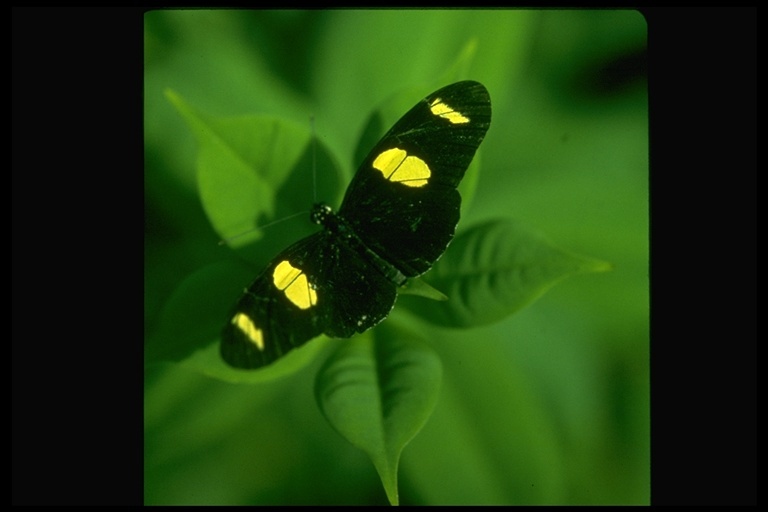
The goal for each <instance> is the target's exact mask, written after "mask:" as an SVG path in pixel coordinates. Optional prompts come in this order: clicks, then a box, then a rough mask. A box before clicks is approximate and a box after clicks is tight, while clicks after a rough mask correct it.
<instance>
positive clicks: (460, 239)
mask: <svg viewBox="0 0 768 512" xmlns="http://www.w3.org/2000/svg"><path fill="white" fill-rule="evenodd" d="M610 268H611V265H610V264H608V263H606V262H603V261H599V260H595V259H592V258H587V257H583V256H578V255H576V254H573V253H570V252H567V251H565V250H562V249H559V248H557V247H555V246H554V245H552V244H551V243H550V242H549V241H548V240H546V239H545V238H544V236H543V235H541V234H539V233H537V232H535V231H532V230H530V229H528V228H526V227H524V226H523V225H522V224H521V223H519V222H515V221H511V220H495V221H490V222H486V223H484V224H481V225H478V226H475V227H473V228H471V229H469V230H467V231H465V232H463V233H462V234H461V235H459V236H457V237H456V238H455V239H454V241H453V243H452V244H451V245H450V247H449V248H448V250H447V251H446V253H445V254H444V255H443V257H442V258H441V259H440V260H439V261H438V262H437V264H435V266H434V267H433V268H432V270H431V271H430V272H429V273H428V274H426V275H425V276H424V277H423V279H424V280H425V281H427V282H428V283H429V284H430V285H432V286H434V287H435V288H437V289H439V290H440V291H442V292H443V293H445V294H446V295H447V296H448V300H447V301H444V302H435V301H425V300H418V299H417V300H412V297H407V296H404V297H402V299H403V300H400V301H398V304H399V305H400V306H401V307H407V308H408V309H410V310H412V311H414V312H416V313H418V314H419V315H420V316H422V317H423V318H425V319H427V320H429V321H431V322H433V323H435V324H438V325H444V326H449V327H474V326H479V325H484V324H489V323H492V322H495V321H498V320H501V319H502V318H504V317H506V316H508V315H511V314H512V313H514V312H516V311H518V310H519V309H522V308H523V307H524V306H526V305H527V304H529V303H531V302H533V301H534V300H535V299H537V298H538V297H540V296H541V295H542V294H544V292H546V291H547V290H548V289H549V288H550V287H552V286H553V285H555V284H556V283H557V282H559V281H560V280H562V279H565V278H566V277H568V276H572V275H575V274H580V273H585V272H603V271H606V270H610Z"/></svg>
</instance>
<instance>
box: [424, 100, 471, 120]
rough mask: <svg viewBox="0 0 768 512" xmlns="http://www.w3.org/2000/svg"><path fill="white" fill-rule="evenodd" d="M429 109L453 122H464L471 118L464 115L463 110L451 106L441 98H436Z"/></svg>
mask: <svg viewBox="0 0 768 512" xmlns="http://www.w3.org/2000/svg"><path fill="white" fill-rule="evenodd" d="M429 109H430V110H431V111H432V113H433V114H435V115H436V116H440V117H442V118H443V119H447V120H448V121H450V122H452V123H453V124H464V123H468V122H469V118H468V117H466V116H464V115H463V114H462V113H461V112H458V111H456V110H454V109H453V108H451V107H450V106H449V105H448V104H447V103H445V102H443V100H441V99H440V98H435V99H434V100H432V103H430V104H429Z"/></svg>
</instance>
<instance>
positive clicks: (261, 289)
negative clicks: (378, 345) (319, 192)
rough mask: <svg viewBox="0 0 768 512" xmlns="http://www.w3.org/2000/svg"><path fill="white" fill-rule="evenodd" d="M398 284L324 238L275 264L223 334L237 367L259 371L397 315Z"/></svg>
mask: <svg viewBox="0 0 768 512" xmlns="http://www.w3.org/2000/svg"><path fill="white" fill-rule="evenodd" d="M396 297H397V294H396V290H395V286H394V284H392V282H391V281H389V280H388V279H386V277H385V276H384V275H383V274H381V273H380V272H375V271H374V272H371V267H370V264H369V262H368V261H367V260H365V259H364V258H363V257H361V256H360V254H359V253H358V252H357V251H355V250H354V249H352V248H351V247H350V246H349V245H347V244H346V243H342V240H340V239H339V237H338V236H337V235H335V234H333V233H330V232H328V231H322V232H318V233H316V234H314V235H311V236H309V237H307V238H304V239H303V240H300V241H299V242H297V243H295V244H294V245H292V246H291V247H289V248H288V249H286V250H285V251H283V252H282V253H280V254H279V255H278V256H277V257H276V258H274V259H273V260H272V262H270V263H269V265H268V266H267V268H266V269H265V270H264V271H263V272H262V273H261V274H260V275H259V276H258V277H257V278H256V280H255V281H254V282H253V283H252V284H251V286H250V287H248V289H247V290H246V291H245V293H244V294H243V295H242V297H241V298H240V300H239V301H238V302H237V304H236V306H235V309H234V310H233V312H232V314H231V315H230V318H229V321H228V322H227V324H226V325H225V327H224V330H223V331H222V342H221V355H222V357H223V359H224V360H225V361H226V362H227V363H229V364H230V365H231V366H234V367H237V368H259V367H262V366H266V365H268V364H270V363H272V362H274V361H275V360H277V359H279V358H280V357H282V356H283V355H285V354H286V353H287V352H289V351H291V350H293V349H294V348H296V347H299V346H301V345H303V344H304V343H306V342H307V341H309V340H311V339H312V338H314V337H316V336H318V335H320V334H321V333H325V334H327V335H329V336H333V337H340V338H347V337H350V336H352V335H353V334H354V333H356V332H363V331H365V330H367V329H370V328H371V327H373V326H374V325H376V324H377V323H379V322H380V321H381V320H383V319H384V318H385V317H386V316H387V315H388V314H389V312H390V311H391V309H392V306H393V305H394V303H395V299H396Z"/></svg>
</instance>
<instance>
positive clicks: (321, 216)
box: [309, 203, 333, 225]
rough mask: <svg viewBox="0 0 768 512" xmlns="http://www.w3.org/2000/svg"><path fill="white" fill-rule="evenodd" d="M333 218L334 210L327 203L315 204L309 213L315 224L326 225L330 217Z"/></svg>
mask: <svg viewBox="0 0 768 512" xmlns="http://www.w3.org/2000/svg"><path fill="white" fill-rule="evenodd" d="M332 216H333V209H332V208H331V207H330V206H328V205H327V204H325V203H315V205H314V206H313V207H312V210H311V211H310V212H309V218H310V219H311V220H312V222H314V223H315V224H323V225H324V224H325V223H326V221H327V219H328V218H329V217H332Z"/></svg>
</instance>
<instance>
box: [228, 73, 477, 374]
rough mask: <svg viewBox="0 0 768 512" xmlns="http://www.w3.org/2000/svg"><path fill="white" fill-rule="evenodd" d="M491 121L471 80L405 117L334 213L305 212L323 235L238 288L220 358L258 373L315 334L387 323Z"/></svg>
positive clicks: (438, 235) (432, 243) (453, 210)
mask: <svg viewBox="0 0 768 512" xmlns="http://www.w3.org/2000/svg"><path fill="white" fill-rule="evenodd" d="M490 115H491V106H490V98H489V96H488V92H487V90H486V89H485V87H483V86H482V85H481V84H479V83H477V82H470V81H466V82H458V83H456V84H453V85H449V86H447V87H444V88H443V89H440V90H439V91H436V92H435V93H433V94H431V95H430V96H428V97H427V98H425V99H424V100H422V101H421V102H419V103H418V104H417V105H416V106H415V107H413V109H411V110H410V111H409V112H408V113H406V114H405V115H404V116H403V117H402V118H401V119H400V121H398V122H397V123H396V124H395V125H394V126H393V127H392V129H390V131H389V132H387V134H386V135H384V137H383V138H382V139H381V140H380V141H379V143H377V144H376V146H375V147H374V148H373V149H372V150H371V152H370V154H369V155H368V156H367V157H366V158H365V160H364V161H363V163H362V164H361V166H360V168H359V169H358V171H357V173H356V174H355V176H354V178H353V179H352V182H351V183H350V185H349V187H348V189H347V192H346V195H345V197H344V200H343V202H342V205H341V207H340V209H339V211H338V213H336V212H334V211H333V210H332V209H331V208H330V207H329V206H328V205H325V204H323V203H318V204H316V205H315V206H314V207H313V209H312V211H311V214H310V217H311V220H312V221H313V222H315V223H316V224H320V225H322V226H323V230H322V231H319V232H317V233H315V234H313V235H310V236H308V237H306V238H304V239H302V240H299V241H298V242H296V243H295V244H293V245H291V246H290V247H289V248H287V249H286V250H284V251H283V252H281V253H280V254H279V255H278V256H277V257H276V258H275V259H273V260H272V261H271V262H270V263H269V264H268V266H267V268H266V269H265V270H264V271H263V272H262V273H261V274H260V275H259V276H258V277H257V278H256V279H255V280H254V282H253V283H252V284H251V286H250V287H249V288H248V289H247V290H245V293H244V294H243V296H242V297H241V299H240V300H239V302H238V303H237V305H236V307H235V309H234V311H233V313H232V314H231V316H230V320H229V322H228V323H227V324H226V325H225V327H224V330H223V332H222V344H221V354H222V357H223V358H224V360H225V361H226V362H227V363H229V364H230V365H232V366H235V367H239V368H259V367H262V366H264V365H267V364H270V363H271V362H273V361H275V360H277V359H278V358H280V357H281V356H283V355H284V354H285V353H287V352H288V351H290V350H291V349H293V348H295V347H298V346H300V345H302V344H304V343H306V342H307V341H308V340H310V339H312V338H314V337H316V336H318V335H320V334H326V335H328V336H331V337H338V338H348V337H350V336H352V335H354V334H355V333H359V332H364V331H366V330H368V329H370V328H371V327H373V326H375V325H376V324H378V323H379V322H381V321H382V320H383V319H384V318H386V317H387V315H388V314H389V313H390V311H391V310H392V307H393V306H394V303H395V300H396V299H397V288H398V287H399V286H401V285H402V284H404V283H405V281H406V280H407V279H408V278H411V277H416V276H419V275H421V274H423V273H424V272H426V271H427V270H429V269H430V268H431V267H432V265H433V264H434V263H435V262H436V261H437V260H438V258H439V257H440V256H441V255H442V254H443V252H444V251H445V249H446V248H447V247H448V244H449V243H450V241H451V239H452V238H453V235H454V232H455V230H456V225H457V224H458V221H459V213H460V206H461V197H460V195H459V193H458V191H457V190H456V187H457V186H458V184H459V182H460V181H461V178H462V177H463V175H464V172H465V171H466V168H467V167H468V166H469V163H470V162H471V160H472V158H473V156H474V154H475V151H476V150H477V148H478V146H479V145H480V142H481V141H482V139H483V137H484V136H485V133H486V131H487V129H488V126H489V125H490Z"/></svg>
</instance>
